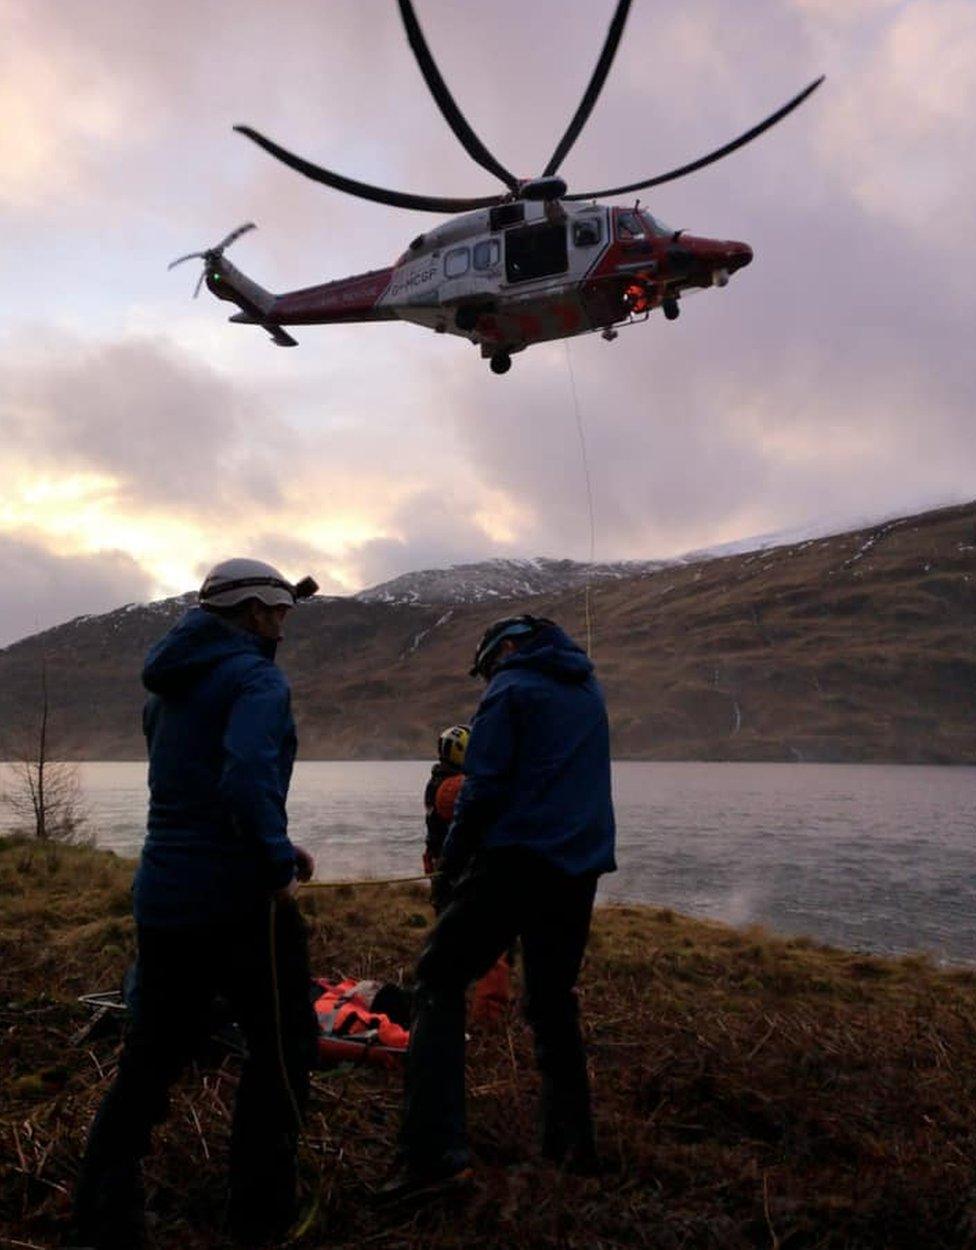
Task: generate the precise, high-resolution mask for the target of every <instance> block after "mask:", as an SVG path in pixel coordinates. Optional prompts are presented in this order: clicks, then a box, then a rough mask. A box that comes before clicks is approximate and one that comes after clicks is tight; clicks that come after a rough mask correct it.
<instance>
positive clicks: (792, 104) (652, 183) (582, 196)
mask: <svg viewBox="0 0 976 1250" xmlns="http://www.w3.org/2000/svg"><path fill="white" fill-rule="evenodd" d="M824 77H825V75H823V74H821V76H820V77H819V78H818V79H816V80H815V81H814V82H812V83H811V84H810V85H809V87H805V88H804V89H803V90H802V91H801V92H800V94H799V95H796V96H794V97H793V99H792V100H790V101H788V102H787V103H786V104H784V105H783V107H782V108H779V109H777V110H776V112H775V113H770V115H769V116H768V117H767V118H766V119H765V121H761V122H760V123H759V125H758V126H753V128H752V129H751V130H747V131H746V132H745V134H742V135H739V137H738V139H733V140H732V141H731V142H730V143H726V144H725V146H724V147H721V148H716V149H715V151H714V152H709V154H708V155H707V156H702V157H701V158H700V159H699V160H697V161H692V162H691V163H690V164H688V165H681V166H680V167H679V168H678V169H672V170H669V171H668V173H666V174H658V175H657V177H656V178H645V179H644V181H643V182H629V183H628V184H627V185H626V186H625V187H610V188H608V189H607V190H606V191H579V192H576V193H575V194H573V195H564V196H563V199H564V200H598V199H601V198H602V197H603V196H605V195H623V194H624V192H625V191H641V190H643V189H644V188H645V187H659V186H660V185H661V183H662V182H672V181H674V179H675V178H683V177H684V176H685V174H692V173H694V172H695V170H696V169H703V168H704V167H705V166H706V165H711V164H712V162H713V161H718V160H721V159H722V157H723V156H728V154H729V153H730V152H734V151H735V150H736V148H741V147H742V146H743V145H744V144H746V143H749V142H750V141H751V140H753V139H755V138H757V137H758V136H759V135H761V134H762V133H763V131H764V130H768V129H769V128H770V126H775V125H776V123H777V122H778V121H782V119H783V118H784V117H785V116H786V115H787V113H792V112H793V110H794V109H795V108H797V107H798V105H800V104H802V103H803V101H804V100H805V99H806V98H807V96H808V95H812V93H813V92H814V91H816V89H817V88H818V87H819V86H820V84H821V83H822V82H823V80H824Z"/></svg>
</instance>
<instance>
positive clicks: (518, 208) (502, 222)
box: [488, 203, 525, 230]
mask: <svg viewBox="0 0 976 1250" xmlns="http://www.w3.org/2000/svg"><path fill="white" fill-rule="evenodd" d="M488 220H489V222H490V224H491V228H492V230H504V229H505V227H506V226H517V225H518V223H519V222H520V221H525V205H524V204H522V203H518V204H499V205H498V207H497V208H493V209H491V210H490V211H489V213H488Z"/></svg>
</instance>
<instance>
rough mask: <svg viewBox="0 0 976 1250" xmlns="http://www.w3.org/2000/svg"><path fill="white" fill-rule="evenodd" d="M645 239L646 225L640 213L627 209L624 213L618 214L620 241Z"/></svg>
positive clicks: (618, 235) (618, 236)
mask: <svg viewBox="0 0 976 1250" xmlns="http://www.w3.org/2000/svg"><path fill="white" fill-rule="evenodd" d="M643 237H644V223H643V222H642V221H641V219H640V216H639V214H638V213H636V212H634V211H633V209H630V208H626V209H624V211H623V212H622V213H618V214H617V238H618V239H643Z"/></svg>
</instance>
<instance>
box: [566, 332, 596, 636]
mask: <svg viewBox="0 0 976 1250" xmlns="http://www.w3.org/2000/svg"><path fill="white" fill-rule="evenodd" d="M563 347H564V348H565V350H566V367H567V369H568V370H569V389H570V392H571V394H572V397H573V414H574V416H575V418H576V433H577V435H578V437H579V445H580V459H581V461H582V464H583V484H584V486H585V488H586V512H587V516H588V518H589V525H590V556H589V561H588V563H587V566H586V581H585V583H584V586H583V613H584V617H585V620H586V654H587V655H588V656H589V657H590V659H592V658H593V614H592V610H591V605H590V583H591V580H592V576H593V561H594V558H595V555H596V523H595V522H594V519H593V482H592V479H591V477H590V461H589V456H588V454H587V449H586V433H585V431H584V429H583V415H582V413H581V411H580V402H579V394H578V392H577V389H576V373H575V371H574V369H573V357H572V354H571V352H570V350H569V339H563Z"/></svg>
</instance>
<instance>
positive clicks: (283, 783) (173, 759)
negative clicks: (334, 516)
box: [75, 559, 317, 1250]
mask: <svg viewBox="0 0 976 1250" xmlns="http://www.w3.org/2000/svg"><path fill="white" fill-rule="evenodd" d="M315 589H316V587H315V583H314V582H312V581H311V579H305V580H304V581H303V582H302V583H300V584H299V586H297V587H295V586H293V585H291V583H289V582H287V581H286V580H285V579H284V578H283V577H282V576H281V574H280V573H279V572H278V571H277V569H275V568H273V567H272V566H271V565H268V564H264V563H263V562H261V561H257V560H242V559H237V560H227V561H225V562H223V563H221V564H218V565H217V566H216V567H215V568H213V569H212V570H211V571H210V573H209V574H208V575H207V577H206V579H205V581H204V583H203V586H202V588H201V590H200V596H199V599H200V606H199V607H196V608H192V609H191V610H190V611H189V612H187V613H186V615H185V616H184V617H183V619H182V620H181V621H179V623H178V624H177V625H176V626H174V628H172V629H171V630H170V631H169V633H167V634H166V636H165V637H164V638H163V639H162V640H161V641H160V642H158V643H157V644H156V645H155V646H154V647H153V648H152V650H151V651H150V652H149V655H148V657H147V659H146V664H145V668H144V669H143V674H142V679H143V683H144V685H145V686H146V689H147V690H148V691H149V692H150V697H149V700H148V702H147V704H146V707H145V712H144V716H143V726H144V729H145V734H146V741H147V745H148V750H149V796H150V797H149V817H148V833H147V836H146V841H145V845H144V847H143V851H142V857H141V859H140V863H139V868H138V871H137V873H136V878H135V885H134V890H133V897H134V912H135V919H136V929H137V940H138V955H137V959H136V967H135V978H134V987H133V993H132V995H131V1001H130V1004H129V1006H130V1019H129V1022H128V1025H127V1030H126V1035H125V1042H124V1046H123V1051H122V1056H121V1059H120V1062H119V1068H118V1074H117V1076H116V1078H115V1082H114V1084H113V1085H112V1087H111V1089H110V1090H109V1091H108V1093H107V1094H106V1096H105V1099H104V1101H103V1102H102V1105H101V1107H100V1109H99V1111H98V1114H97V1115H96V1118H95V1121H94V1123H93V1126H92V1129H91V1133H90V1135H89V1139H88V1144H87V1148H86V1152H85V1157H84V1160H83V1162H82V1166H81V1170H80V1174H79V1181H78V1186H77V1189H76V1194H75V1225H76V1231H77V1235H78V1238H79V1240H80V1241H82V1242H84V1243H85V1244H86V1245H92V1246H95V1247H98V1250H122V1248H123V1247H124V1248H125V1250H132V1248H133V1247H135V1246H138V1245H139V1244H140V1242H141V1239H142V1236H143V1210H142V1205H143V1197H142V1186H141V1160H142V1158H143V1156H144V1155H145V1154H146V1153H147V1151H148V1149H149V1144H150V1134H151V1132H152V1128H153V1126H154V1125H155V1124H157V1123H158V1122H159V1121H160V1120H162V1119H163V1117H164V1116H165V1114H166V1110H167V1094H168V1090H169V1087H170V1086H171V1084H172V1083H173V1081H174V1080H175V1079H176V1077H177V1076H178V1074H179V1072H180V1070H181V1069H182V1068H183V1067H184V1066H185V1064H186V1063H187V1061H188V1060H189V1059H190V1058H191V1056H192V1054H193V1052H194V1050H195V1048H196V1046H197V1045H198V1043H199V1042H200V1041H201V1040H202V1038H203V1037H204V1036H205V1035H206V1032H207V1025H208V1021H209V1016H210V1011H211V1007H212V1005H213V1001H214V998H215V997H216V996H217V995H218V994H220V995H221V996H223V997H224V998H225V999H227V1000H228V1001H229V1003H230V1005H231V1007H232V1008H233V1010H234V1013H235V1019H236V1020H237V1021H238V1022H239V1024H240V1026H241V1028H242V1030H243V1032H244V1035H245V1039H246V1041H247V1058H246V1059H245V1062H244V1067H243V1071H242V1073H241V1080H240V1084H239V1087H238V1091H237V1100H236V1105H235V1109H234V1121H233V1127H232V1133H231V1163H230V1207H229V1217H230V1230H231V1232H232V1233H233V1234H234V1235H236V1236H238V1237H239V1238H240V1239H242V1240H246V1241H253V1242H254V1243H255V1244H260V1243H262V1242H263V1240H265V1239H266V1238H270V1237H274V1236H278V1235H280V1234H281V1233H282V1232H283V1231H284V1230H285V1229H287V1227H288V1225H289V1224H290V1223H291V1221H292V1219H293V1216H294V1208H295V1189H296V1179H297V1174H296V1150H297V1141H298V1133H299V1128H300V1119H301V1113H302V1110H303V1108H304V1106H305V1102H306V1099H307V1095H308V1072H309V1068H310V1066H311V1064H312V1061H313V1059H314V1056H315V1046H316V1034H317V1026H316V1021H315V1015H314V1012H313V1011H312V1007H311V1004H310V1001H309V995H308V986H309V980H310V977H309V966H308V953H307V943H306V934H305V929H304V924H303V921H302V919H301V916H300V915H299V912H298V909H297V907H296V905H295V902H294V895H295V893H296V890H297V886H298V882H299V881H301V880H308V879H309V878H310V877H311V875H312V872H313V868H314V865H313V863H312V859H311V857H310V856H309V855H308V854H307V852H305V851H303V850H302V849H301V848H300V847H297V846H295V845H294V844H293V843H292V842H291V841H290V839H289V837H288V822H287V815H286V811H285V799H286V796H287V794H288V784H289V780H290V777H291V771H292V764H293V762H294V759H295V749H296V736H295V725H294V721H293V719H292V714H291V698H290V691H289V688H288V683H287V681H286V679H285V677H284V674H283V673H282V672H281V670H280V669H279V668H278V667H277V666H276V664H275V662H274V657H275V651H276V648H277V646H278V642H279V640H280V639H281V636H282V627H283V623H284V618H285V616H286V614H287V613H288V612H289V610H290V609H291V608H292V607H293V606H294V604H295V601H296V598H297V597H304V596H305V595H306V594H311V593H314V590H315Z"/></svg>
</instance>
